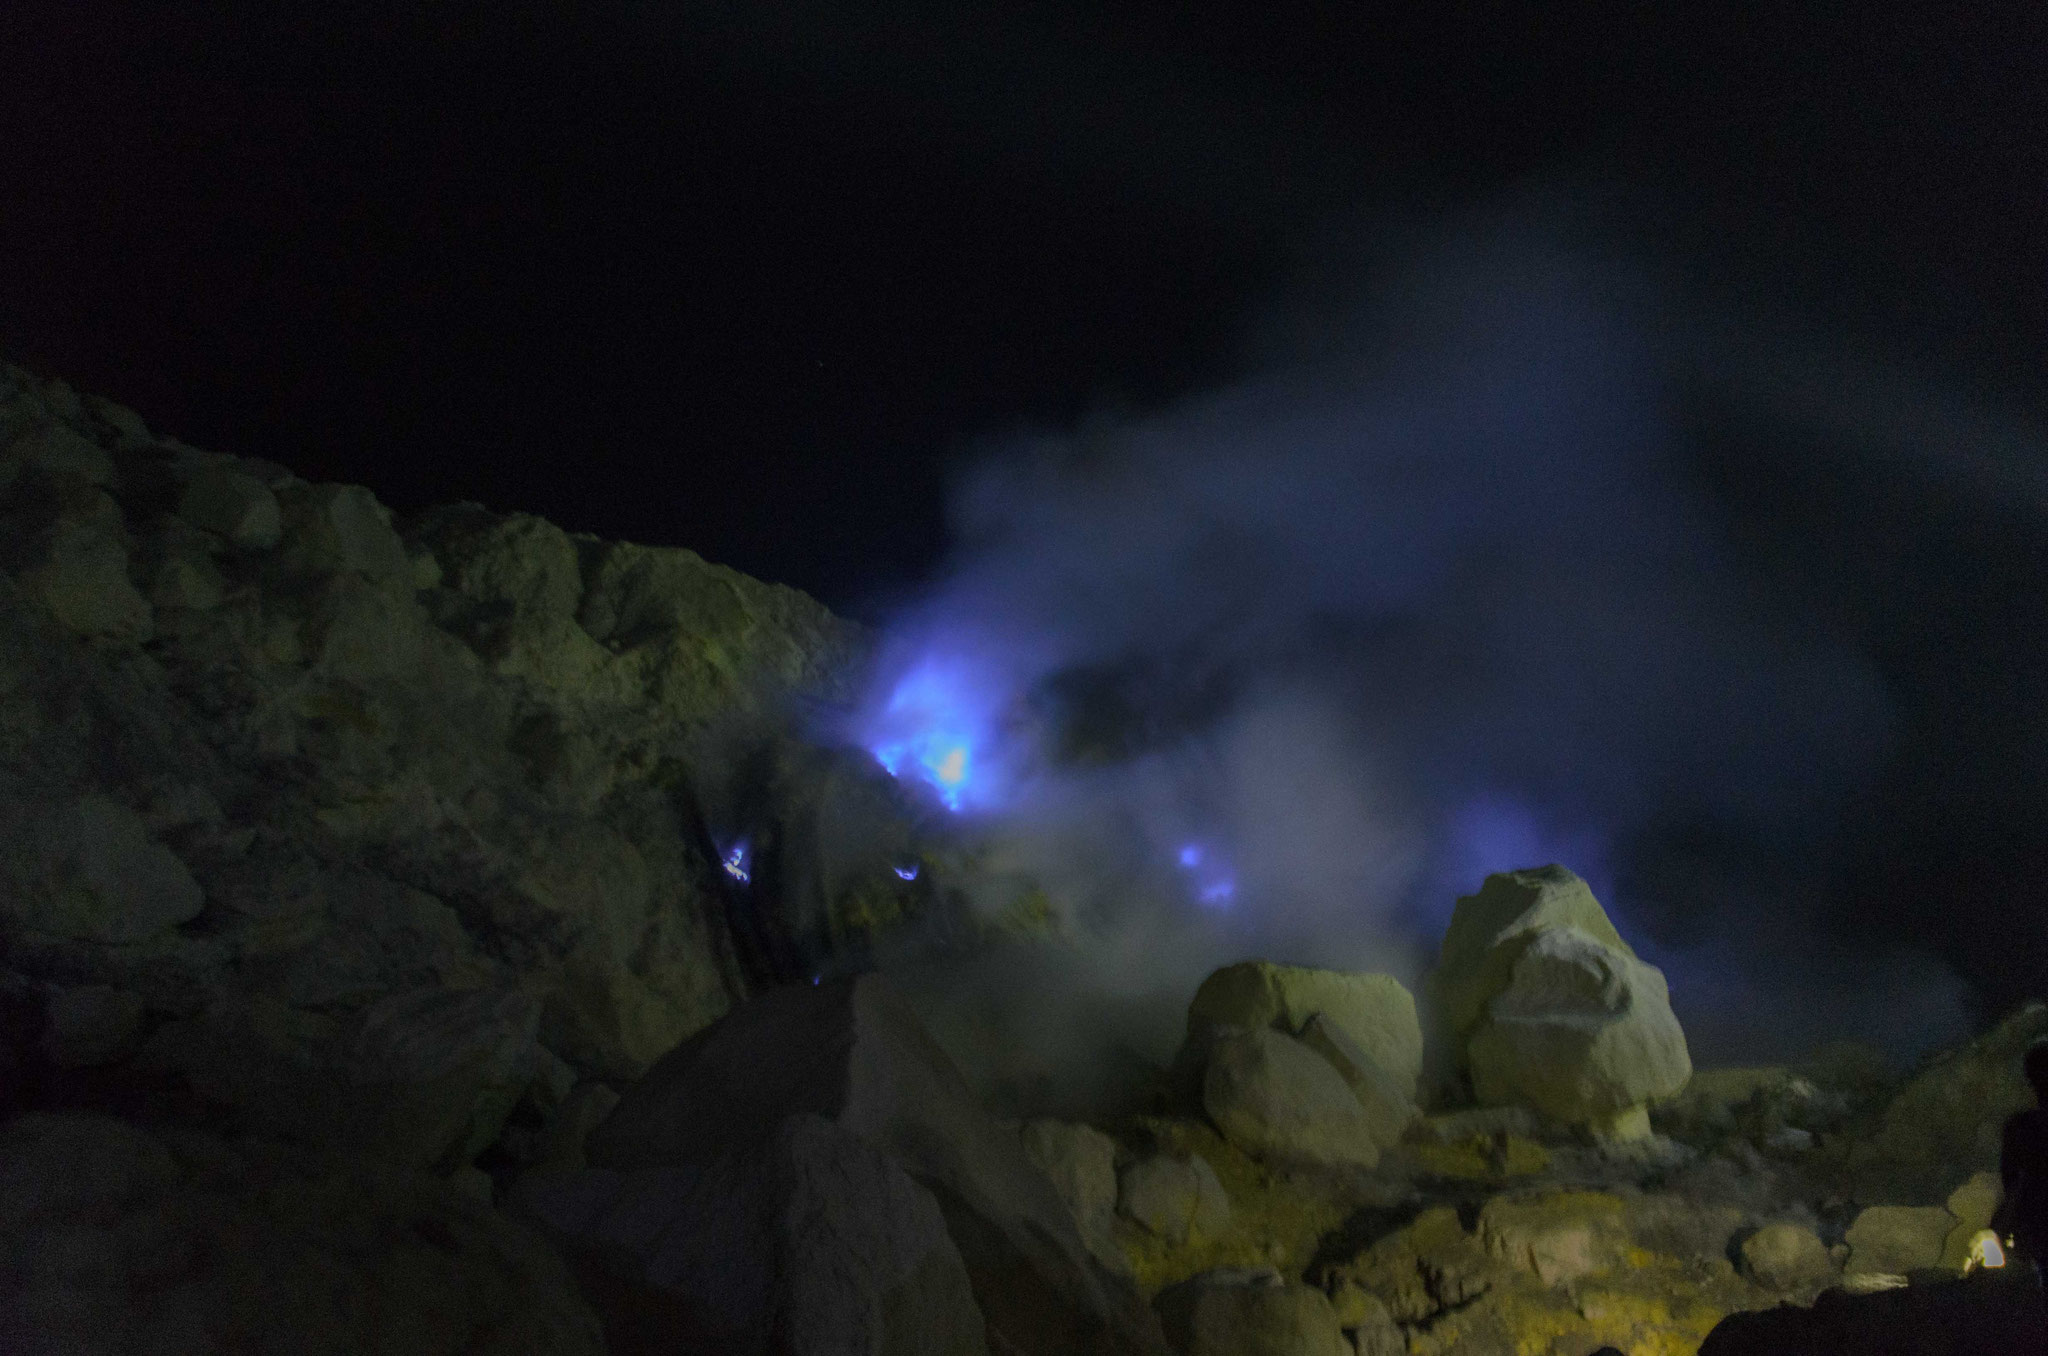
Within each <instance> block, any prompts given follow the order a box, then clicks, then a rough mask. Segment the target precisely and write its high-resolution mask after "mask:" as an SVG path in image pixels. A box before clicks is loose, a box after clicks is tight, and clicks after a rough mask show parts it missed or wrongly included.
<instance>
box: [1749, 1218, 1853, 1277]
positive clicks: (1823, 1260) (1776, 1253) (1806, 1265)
mask: <svg viewBox="0 0 2048 1356" xmlns="http://www.w3.org/2000/svg"><path fill="white" fill-rule="evenodd" d="M1742 1270H1743V1273H1744V1274H1745V1275H1747V1276H1748V1277H1749V1278H1750V1279H1752V1280H1754V1281H1755V1282H1756V1283H1757V1284H1758V1285H1761V1286H1765V1287H1768V1288H1769V1289H1772V1290H1786V1291H1796V1290H1807V1289H1811V1288H1813V1287H1816V1286H1819V1285H1821V1284H1822V1283H1824V1282H1825V1281H1827V1280H1828V1279H1829V1278H1830V1277H1831V1276H1833V1275H1834V1270H1835V1266H1834V1260H1833V1259H1832V1258H1830V1257H1829V1256H1828V1250H1827V1245H1826V1244H1824V1243H1822V1242H1821V1241H1820V1238H1819V1237H1818V1236H1817V1235H1816V1234H1815V1233H1814V1232H1813V1230H1811V1229H1809V1228H1807V1227H1806V1226H1804V1225H1801V1224H1789V1223H1786V1222H1784V1221H1779V1222H1777V1223H1774V1224H1766V1225H1765V1226H1764V1227H1763V1228H1761V1229H1758V1230H1757V1231H1756V1232H1755V1233H1753V1234H1751V1235H1750V1236H1749V1237H1748V1238H1745V1239H1744V1240H1742Z"/></svg>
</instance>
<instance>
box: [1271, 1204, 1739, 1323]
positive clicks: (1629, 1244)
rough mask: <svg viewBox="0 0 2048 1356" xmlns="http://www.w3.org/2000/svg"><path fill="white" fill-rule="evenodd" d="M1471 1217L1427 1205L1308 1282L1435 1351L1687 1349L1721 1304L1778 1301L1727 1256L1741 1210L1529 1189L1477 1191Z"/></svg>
mask: <svg viewBox="0 0 2048 1356" xmlns="http://www.w3.org/2000/svg"><path fill="white" fill-rule="evenodd" d="M1473 1224H1474V1226H1475V1227H1473V1228H1470V1229H1468V1228H1467V1227H1466V1225H1465V1223H1464V1222H1463V1221H1462V1220H1461V1218H1460V1213H1459V1210H1458V1209H1457V1207H1455V1206H1451V1205H1440V1206H1433V1207H1430V1208H1427V1209H1425V1210H1423V1211H1422V1212H1421V1213H1420V1214H1417V1215H1415V1216H1414V1217H1413V1218H1412V1219H1410V1220H1409V1221H1408V1222H1407V1223H1405V1224H1403V1225H1401V1226H1400V1227H1398V1228H1395V1229H1393V1230H1391V1231H1390V1232H1387V1233H1385V1234H1383V1235H1381V1236H1380V1237H1378V1238H1377V1239H1375V1240H1374V1241H1373V1242H1371V1243H1370V1244H1369V1245H1368V1246H1366V1247H1365V1248H1364V1249H1363V1250H1362V1251H1360V1252H1359V1253H1357V1254H1356V1255H1355V1256H1353V1257H1351V1258H1349V1259H1348V1260H1343V1261H1339V1262H1335V1263H1333V1264H1329V1265H1327V1266H1325V1267H1323V1268H1321V1269H1320V1275H1318V1274H1316V1273H1313V1272H1312V1273H1311V1276H1310V1279H1311V1280H1315V1281H1320V1282H1321V1283H1322V1284H1323V1285H1324V1286H1325V1288H1326V1289H1327V1290H1328V1291H1329V1292H1330V1293H1331V1294H1333V1295H1336V1296H1338V1297H1339V1307H1340V1309H1341V1310H1342V1312H1343V1315H1344V1317H1345V1318H1346V1319H1350V1318H1352V1317H1357V1318H1359V1320H1360V1328H1361V1331H1362V1330H1363V1326H1362V1325H1363V1323H1364V1321H1365V1319H1366V1317H1367V1315H1368V1314H1369V1313H1370V1312H1371V1306H1370V1305H1367V1304H1360V1303H1359V1302H1358V1301H1357V1300H1355V1299H1353V1298H1352V1295H1351V1292H1352V1291H1353V1290H1356V1291H1359V1292H1363V1294H1364V1295H1365V1296H1369V1297H1371V1299H1372V1300H1375V1301H1377V1302H1378V1303H1379V1304H1381V1305H1383V1306H1384V1307H1385V1309H1386V1310H1387V1314H1388V1316H1389V1317H1390V1318H1391V1320H1392V1321H1393V1322H1395V1323H1396V1324H1398V1325H1399V1327H1400V1331H1401V1332H1402V1333H1403V1334H1404V1335H1405V1337H1406V1339H1407V1350H1408V1351H1410V1352H1415V1353H1444V1354H1445V1356H1451V1354H1452V1353H1455V1354H1456V1356H1466V1353H1482V1352H1483V1353H1489V1354H1490V1353H1494V1352H1502V1353H1507V1352H1513V1353H1517V1354H1518V1356H1519V1354H1520V1353H1525V1352H1526V1353H1539V1352H1541V1353H1548V1352H1590V1351H1593V1350H1594V1349H1596V1348H1597V1347H1599V1346H1601V1345H1603V1344H1612V1345H1614V1346H1617V1347H1619V1348H1620V1349H1621V1350H1623V1351H1627V1352H1633V1353H1644V1352H1659V1353H1664V1352H1669V1353H1678V1352H1690V1351H1692V1350H1693V1349H1694V1348H1695V1347H1696V1346H1697V1345H1698V1343H1699V1342H1700V1341H1701V1340H1702V1339H1703V1338H1704V1337H1705V1336H1706V1334H1707V1333H1708V1332H1709V1331H1710V1330H1712V1328H1713V1327H1714V1325H1715V1324H1716V1323H1718V1322H1719V1321H1720V1320H1721V1319H1722V1317H1723V1316H1725V1315H1726V1314H1728V1313H1730V1312H1733V1311H1735V1310H1737V1309H1744V1308H1752V1307H1757V1306H1759V1305H1767V1304H1771V1303H1774V1302H1776V1300H1777V1298H1778V1296H1777V1295H1776V1294H1774V1293H1772V1292H1766V1291H1761V1290H1759V1289H1757V1288H1756V1287H1754V1286H1752V1285H1750V1284H1749V1283H1748V1282H1746V1281H1745V1280H1743V1279H1742V1278H1741V1277H1740V1276H1738V1275H1737V1273H1736V1271H1735V1268H1734V1267H1733V1266H1732V1265H1731V1264H1730V1262H1729V1261H1728V1257H1727V1251H1728V1243H1729V1239H1730V1238H1731V1236H1732V1235H1733V1234H1734V1232H1735V1231H1736V1230H1737V1229H1738V1228H1739V1227H1740V1226H1741V1224H1742V1215H1741V1212H1740V1211H1737V1210H1734V1209H1731V1208H1728V1207H1723V1206H1713V1205H1705V1204H1701V1203H1697V1202H1695V1201H1694V1200H1692V1199H1689V1198H1688V1197H1685V1196H1680V1195H1677V1194H1668V1193H1656V1194H1643V1193H1636V1192H1601V1191H1590V1190H1583V1189H1566V1190H1559V1189H1556V1188H1540V1189H1533V1190H1528V1191H1522V1192H1516V1193H1513V1194H1509V1195H1502V1196H1496V1197H1494V1198H1493V1199H1491V1200H1489V1201H1487V1202H1486V1203H1485V1204H1484V1205H1483V1206H1481V1208H1480V1210H1479V1211H1478V1213H1477V1218H1475V1219H1474V1220H1473ZM1381 1331H1382V1333H1384V1328H1383V1327H1382V1328H1381ZM1383 1345H1384V1344H1383Z"/></svg>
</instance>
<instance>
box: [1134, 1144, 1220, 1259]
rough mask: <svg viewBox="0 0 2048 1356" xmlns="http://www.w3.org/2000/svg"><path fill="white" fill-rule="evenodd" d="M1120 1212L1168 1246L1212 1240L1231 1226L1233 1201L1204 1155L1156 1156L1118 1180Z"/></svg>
mask: <svg viewBox="0 0 2048 1356" xmlns="http://www.w3.org/2000/svg"><path fill="white" fill-rule="evenodd" d="M1116 1208H1117V1209H1118V1210H1119V1211H1121V1212H1122V1213H1123V1215H1124V1216H1125V1217H1126V1218H1127V1219H1130V1220H1133V1221H1135V1222H1136V1223H1138V1224H1140V1225H1142V1226H1143V1227H1145V1228H1147V1229H1150V1230H1151V1231H1152V1232H1153V1233H1155V1234H1157V1235H1159V1236H1160V1237H1161V1238H1163V1239H1165V1240H1166V1241H1167V1242H1169V1243H1174V1244H1180V1243H1185V1242H1186V1241H1187V1240H1188V1239H1189V1237H1191V1236H1193V1235H1196V1234H1203V1235H1210V1236H1214V1235H1216V1234H1220V1233H1222V1232H1223V1230H1224V1228H1225V1227H1226V1226H1227V1225H1228V1224H1229V1223H1230V1197H1229V1196H1228V1195H1227V1194H1226V1193H1225V1192H1224V1190H1223V1183H1222V1182H1220V1181H1218V1180H1217V1177H1216V1170H1215V1169H1214V1168H1212V1167H1210V1166H1209V1160H1208V1159H1206V1158H1203V1157H1202V1156H1201V1155H1200V1154H1192V1155H1190V1156H1189V1157H1187V1158H1184V1159H1183V1158H1175V1157H1173V1156H1172V1155H1171V1154H1154V1155H1152V1156H1151V1157H1149V1158H1143V1159H1140V1160H1138V1161H1137V1162H1135V1163H1132V1164H1130V1165H1129V1166H1127V1167H1126V1168H1124V1170H1123V1171H1122V1172H1121V1173H1119V1174H1118V1175H1117V1195H1116Z"/></svg>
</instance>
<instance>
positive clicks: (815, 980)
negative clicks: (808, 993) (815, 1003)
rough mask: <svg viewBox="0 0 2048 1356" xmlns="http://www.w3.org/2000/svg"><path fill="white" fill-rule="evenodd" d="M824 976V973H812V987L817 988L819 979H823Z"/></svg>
mask: <svg viewBox="0 0 2048 1356" xmlns="http://www.w3.org/2000/svg"><path fill="white" fill-rule="evenodd" d="M823 978H824V976H823V975H812V976H811V987H812V988H814V989H815V988H817V987H818V981H819V980H821V979H823Z"/></svg>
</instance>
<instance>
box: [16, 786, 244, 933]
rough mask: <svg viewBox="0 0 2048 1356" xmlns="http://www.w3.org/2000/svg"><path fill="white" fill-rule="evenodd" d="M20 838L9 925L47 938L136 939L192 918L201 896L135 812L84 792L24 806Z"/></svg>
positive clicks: (202, 902) (183, 868)
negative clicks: (57, 801) (53, 802)
mask: <svg viewBox="0 0 2048 1356" xmlns="http://www.w3.org/2000/svg"><path fill="white" fill-rule="evenodd" d="M22 811H23V819H22V821H20V822H23V827H24V828H25V829H26V842H22V843H17V844H13V845H9V850H8V857H9V858H10V859H11V860H9V861H7V862H5V863H4V866H5V867H7V868H11V869H9V870H8V874H10V875H13V876H14V877H15V886H14V888H13V889H10V890H8V891H7V898H6V899H4V900H0V908H4V909H5V910H6V911H7V912H9V913H11V914H12V916H13V922H14V923H15V924H16V925H17V926H19V927H23V928H28V929H30V930H32V931H35V932H41V933H47V934H49V935H50V936H53V937H66V938H73V939H76V940H79V941H88V942H139V941H143V940H146V939H147V938H150V937H153V936H155V935H157V934H158V933H160V932H162V931H163V930H164V929H166V928H170V927H175V926H176V925H178V924H179V923H183V922H186V921H187V920H189V919H191V918H193V917H195V916H196V915H197V914H198V913H199V911H200V909H201V908H203V907H204V906H205V903H206V900H205V896H204V894H203V893H202V892H201V890H200V887H199V883H198V882H197V881H195V880H194V879H193V878H192V873H191V872H190V871H189V870H188V869H187V868H186V866H185V863H184V862H183V861H182V860H180V859H179V857H178V855H177V854H176V853H174V852H172V851H171V850H170V849H169V848H167V847H165V846H164V845H163V844H162V843H159V842H157V841H156V840H155V839H154V838H152V837H150V834H149V829H148V828H147V826H145V825H144V824H143V822H142V820H141V818H140V817H139V816H138V815H136V813H135V812H134V811H133V810H130V809H129V808H128V807H127V806H125V805H123V804H121V803H120V802H119V801H117V800H114V799H113V798H112V797H109V796H102V795H87V796H81V797H78V798H76V799H73V800H70V801H67V802H64V803H61V804H58V805H56V806H51V807H44V808H41V809H40V811H39V812H38V811H37V810H35V809H31V808H29V807H22Z"/></svg>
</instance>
